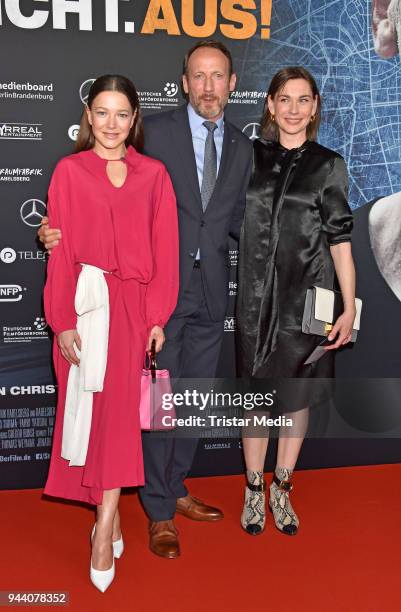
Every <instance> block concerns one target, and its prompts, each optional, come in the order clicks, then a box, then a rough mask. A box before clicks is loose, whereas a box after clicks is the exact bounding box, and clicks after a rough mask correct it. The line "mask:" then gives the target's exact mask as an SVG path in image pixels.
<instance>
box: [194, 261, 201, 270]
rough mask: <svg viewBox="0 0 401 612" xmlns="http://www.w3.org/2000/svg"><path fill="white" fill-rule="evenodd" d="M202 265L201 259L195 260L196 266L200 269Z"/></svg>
mask: <svg viewBox="0 0 401 612" xmlns="http://www.w3.org/2000/svg"><path fill="white" fill-rule="evenodd" d="M200 267H201V266H200V259H195V261H194V268H196V269H198V268H200Z"/></svg>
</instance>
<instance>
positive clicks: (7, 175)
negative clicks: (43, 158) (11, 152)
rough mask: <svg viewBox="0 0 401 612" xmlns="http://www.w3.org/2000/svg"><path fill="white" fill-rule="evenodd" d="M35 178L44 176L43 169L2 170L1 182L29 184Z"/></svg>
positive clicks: (0, 172)
mask: <svg viewBox="0 0 401 612" xmlns="http://www.w3.org/2000/svg"><path fill="white" fill-rule="evenodd" d="M35 176H43V168H0V182H4V183H29V182H30V180H31V178H32V177H35Z"/></svg>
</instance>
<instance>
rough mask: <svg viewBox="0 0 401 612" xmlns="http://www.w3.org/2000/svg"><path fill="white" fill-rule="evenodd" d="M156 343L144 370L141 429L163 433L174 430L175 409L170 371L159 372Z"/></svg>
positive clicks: (140, 412) (140, 409)
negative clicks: (162, 431)
mask: <svg viewBox="0 0 401 612" xmlns="http://www.w3.org/2000/svg"><path fill="white" fill-rule="evenodd" d="M155 345H156V342H155V340H153V342H152V348H151V350H150V355H149V354H148V353H147V354H146V357H147V361H148V363H149V367H148V363H145V367H144V368H143V370H142V379H141V401H140V404H139V415H140V422H141V429H142V430H145V431H161V430H168V429H174V419H175V416H176V415H175V408H174V404H173V402H172V398H173V394H172V391H171V382H170V374H169V371H168V370H158V369H157V365H156V351H155Z"/></svg>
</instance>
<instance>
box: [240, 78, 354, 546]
mask: <svg viewBox="0 0 401 612" xmlns="http://www.w3.org/2000/svg"><path fill="white" fill-rule="evenodd" d="M320 106H321V101H320V95H319V91H318V89H317V85H316V83H315V81H314V79H313V77H312V76H311V75H310V74H309V72H307V71H306V70H305V69H303V68H300V67H289V68H284V69H282V70H280V71H279V72H278V73H277V74H276V75H275V76H274V77H273V79H272V82H271V84H270V87H269V90H268V97H267V101H266V106H265V111H264V116H263V119H262V138H261V139H259V140H256V141H255V142H254V164H253V173H252V176H251V179H250V184H249V188H248V192H247V205H246V212H245V219H244V224H243V227H242V233H241V242H240V268H239V295H238V312H237V315H238V327H239V339H240V346H239V349H240V351H239V352H240V362H241V370H242V372H241V373H242V375H243V376H247V377H251V378H258V379H260V378H265V379H266V378H272V379H273V378H302V379H305V378H307V379H310V378H315V377H317V378H329V377H332V376H333V375H334V350H333V349H337V348H338V347H340V346H341V345H343V344H346V343H347V342H349V341H350V337H351V331H352V325H353V322H354V318H355V269H354V263H353V259H352V254H351V244H350V234H351V230H352V214H351V211H350V208H349V206H348V203H347V190H348V180H347V170H346V166H345V163H344V160H343V159H342V157H341V156H340V155H339V154H338V153H336V152H334V151H330V150H329V149H326V148H325V147H323V146H321V145H319V144H317V142H316V141H315V139H316V136H317V132H318V127H319V121H320ZM337 280H338V284H339V287H340V290H341V292H342V297H343V302H344V312H343V314H342V315H341V316H340V317H339V318H338V319H337V321H336V322H335V325H334V327H333V330H332V332H331V334H330V336H329V340H331V339H335V342H334V343H333V344H332V345H331V346H330V347H329V348H328V349H326V350H327V354H326V355H324V356H323V357H322V358H321V359H320V360H318V361H316V362H314V363H313V364H311V365H305V364H304V362H305V360H306V359H307V358H308V357H309V355H310V354H311V353H312V351H313V350H314V348H315V347H316V346H317V345H318V344H319V343H320V342H321V340H322V339H321V337H319V336H312V335H307V334H304V333H302V331H301V324H302V316H303V310H304V304H305V296H306V291H307V289H308V288H309V287H312V286H313V285H316V286H318V287H323V288H326V289H333V288H334V287H335V284H336V282H337ZM304 382H306V381H304ZM289 397H291V393H290V394H289ZM309 397H310V396H309ZM297 400H299V397H297ZM287 401H288V400H287ZM298 403H299V402H298ZM308 409H309V408H308V404H306V405H305V404H304V405H301V406H300V405H298V406H295V405H293V406H288V412H291V418H292V420H293V424H294V425H293V429H292V434H288V433H287V435H285V433H284V435H282V436H280V439H279V444H278V454H277V464H276V469H275V473H274V476H273V482H272V484H271V485H270V494H269V505H270V508H271V510H272V512H273V517H274V520H275V523H276V526H277V527H278V528H279V529H280V530H281V531H282V532H283V533H286V534H289V535H294V534H295V533H296V532H297V530H298V526H299V520H298V517H297V516H296V514H295V512H294V510H293V509H292V507H291V503H290V500H289V492H290V490H291V488H292V485H291V475H292V472H293V470H294V467H295V463H296V461H297V458H298V455H299V451H300V449H301V445H302V441H303V438H304V434H305V430H306V424H307V421H308ZM294 432H295V433H294ZM280 433H281V432H280ZM248 435H249V432H248ZM248 435H245V436H244V439H243V447H244V454H245V461H246V467H247V481H248V482H247V487H246V490H245V504H244V510H243V513H242V517H241V524H242V526H243V528H244V529H245V530H246V531H247V532H248V533H250V534H252V535H257V534H259V533H261V532H262V531H263V529H264V526H265V488H266V485H265V482H264V479H263V468H264V463H265V457H266V451H267V444H268V439H267V437H263V438H254V437H253V438H252V437H248Z"/></svg>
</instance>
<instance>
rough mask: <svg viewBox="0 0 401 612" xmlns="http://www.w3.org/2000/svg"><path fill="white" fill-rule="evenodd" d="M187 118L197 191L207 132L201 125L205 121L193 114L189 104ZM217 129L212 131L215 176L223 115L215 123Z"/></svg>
mask: <svg viewBox="0 0 401 612" xmlns="http://www.w3.org/2000/svg"><path fill="white" fill-rule="evenodd" d="M187 108H188V118H189V126H190V128H191V134H192V143H193V146H194V152H195V160H196V169H197V172H198V181H199V189H201V187H202V178H203V162H204V156H205V143H206V138H207V135H208V130H207V128H205V126H204V125H203V122H204V121H207V120H206V119H205V118H204V117H201V116H200V115H198V113H196V112H195V110H194V109H193V107H192V106H191V104H188V107H187ZM215 123H216V125H217V129H215V130H214V133H213V136H214V144H215V145H216V153H217V174H218V172H219V168H220V159H221V152H222V150H223V136H224V115H222V116H221V117H220V119H217V121H215Z"/></svg>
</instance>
